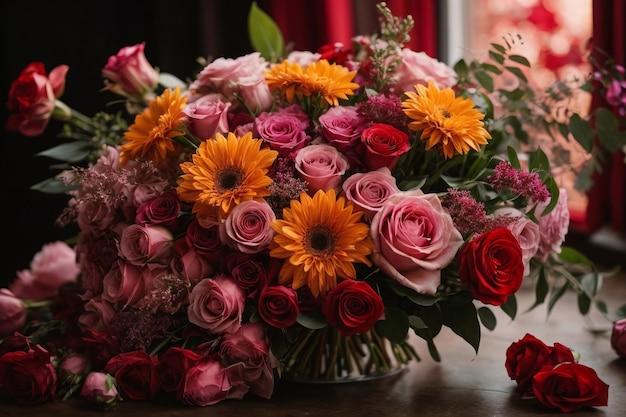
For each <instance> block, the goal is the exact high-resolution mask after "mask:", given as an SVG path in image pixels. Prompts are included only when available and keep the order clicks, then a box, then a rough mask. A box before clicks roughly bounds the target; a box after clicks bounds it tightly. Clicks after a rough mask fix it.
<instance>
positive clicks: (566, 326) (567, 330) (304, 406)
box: [0, 272, 626, 417]
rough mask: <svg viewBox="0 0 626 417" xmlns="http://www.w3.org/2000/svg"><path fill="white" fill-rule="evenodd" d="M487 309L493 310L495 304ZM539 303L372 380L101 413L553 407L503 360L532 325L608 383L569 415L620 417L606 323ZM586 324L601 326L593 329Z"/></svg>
mask: <svg viewBox="0 0 626 417" xmlns="http://www.w3.org/2000/svg"><path fill="white" fill-rule="evenodd" d="M518 294H519V295H518V306H519V310H520V312H523V311H524V310H525V307H528V306H530V305H531V303H532V301H533V298H532V297H533V288H532V287H531V286H524V287H523V288H522V289H521V290H520V292H519V293H518ZM601 295H602V297H603V299H604V300H606V301H607V303H608V305H609V307H610V308H611V309H613V310H614V309H615V308H617V307H618V306H619V305H622V304H624V303H626V273H625V272H622V273H621V274H619V275H616V276H613V277H611V278H607V279H606V280H605V283H604V287H603V291H602V293H601ZM494 310H495V309H494ZM546 312H547V310H546V308H545V306H541V307H539V308H537V309H535V310H533V311H531V312H529V313H521V314H520V315H519V316H518V318H517V319H516V320H515V321H510V320H509V319H508V317H507V316H505V315H504V314H503V313H501V312H500V311H497V312H496V315H497V317H498V326H497V327H496V329H495V330H494V331H492V332H489V331H487V330H484V331H483V335H482V341H481V346H480V350H479V353H478V355H475V354H474V351H473V349H472V348H471V347H470V346H469V345H468V344H467V343H465V342H464V341H463V340H461V339H460V338H459V337H458V336H456V335H454V334H453V333H452V332H450V331H445V330H444V331H443V332H442V333H441V334H440V335H439V336H438V337H437V338H436V339H435V342H436V345H437V347H438V349H439V351H440V353H441V356H442V361H441V362H440V363H437V362H434V361H433V360H432V359H431V358H430V356H429V354H428V351H427V350H426V345H425V344H424V343H423V342H422V341H421V340H416V341H415V343H414V345H415V347H416V349H417V350H418V353H419V354H420V356H421V359H422V360H421V361H420V362H416V363H413V364H412V365H411V366H410V367H409V368H408V369H406V370H405V371H403V372H401V373H399V374H397V375H394V376H390V377H387V378H384V379H378V380H375V381H367V382H356V383H344V384H306V383H295V382H291V381H279V382H277V385H276V387H275V390H274V395H273V398H272V399H271V400H266V399H261V398H258V397H253V396H251V395H249V396H247V397H245V398H244V399H243V400H227V401H223V402H221V403H219V404H217V405H213V406H207V407H192V406H183V405H180V404H171V403H163V402H159V401H158V400H157V401H154V402H150V403H146V402H132V401H128V400H126V401H123V402H121V403H120V404H119V405H118V406H117V407H116V408H115V409H114V410H112V411H109V412H108V413H109V414H110V415H112V416H113V415H114V416H118V417H126V416H133V417H143V416H146V417H147V416H150V417H165V416H171V417H182V416H193V417H212V416H220V417H230V416H233V417H234V416H237V417H241V416H254V417H281V416H285V417H287V416H293V417H316V416H324V417H332V416H341V417H346V416H376V417H385V416H389V417H403V416H438V417H444V416H480V417H482V416H489V417H515V416H526V415H532V416H555V415H559V414H560V413H559V412H558V410H553V409H547V408H545V407H543V406H542V405H541V404H539V403H538V402H537V401H536V400H528V399H522V398H520V396H519V395H518V394H516V393H515V387H516V384H515V382H514V381H511V380H510V379H509V377H508V375H507V373H506V369H505V367H504V362H505V352H506V349H507V347H508V346H509V345H510V344H511V343H512V342H514V341H517V340H519V339H520V338H522V337H523V336H524V334H526V333H531V334H533V335H535V336H536V337H538V338H539V339H541V340H543V341H544V342H545V343H546V344H548V345H552V344H553V343H555V342H559V343H562V344H564V345H566V346H569V347H570V348H573V349H575V350H577V351H578V352H579V353H580V354H581V358H580V362H581V363H582V364H584V365H587V366H590V367H592V368H593V369H594V370H595V371H596V372H597V373H598V376H599V377H600V378H601V379H602V380H603V381H605V382H606V383H607V384H609V404H608V406H606V407H596V408H586V409H581V410H578V411H576V412H574V413H573V414H571V415H574V416H576V417H582V416H593V417H623V416H625V415H626V411H624V410H626V360H625V359H619V358H618V357H617V355H616V354H615V352H614V351H613V350H612V349H611V347H610V342H609V336H610V330H609V329H610V323H609V322H608V321H606V320H605V319H604V318H603V317H602V316H601V315H600V314H599V312H597V311H595V310H594V311H593V312H592V314H591V315H590V316H589V317H588V318H584V317H582V316H581V315H580V314H578V313H577V305H576V297H575V295H574V294H566V296H565V298H563V299H561V300H560V301H559V303H558V304H557V305H556V307H555V309H554V310H553V311H552V312H551V313H550V315H549V316H548V315H547V314H546ZM590 323H593V325H594V326H595V327H596V328H603V329H606V330H607V332H606V333H604V334H592V333H591V332H590V331H589V327H590ZM75 415H81V416H100V417H102V416H103V415H104V414H103V413H102V412H101V411H97V410H93V409H92V408H90V407H89V406H88V404H86V403H85V402H83V400H81V399H73V400H70V401H67V402H61V401H57V402H52V403H46V404H42V405H38V406H29V407H24V406H17V405H10V404H0V416H3V417H22V416H29V417H39V416H42V417H43V416H46V417H48V416H56V417H62V416H75Z"/></svg>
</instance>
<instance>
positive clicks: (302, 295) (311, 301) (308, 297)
mask: <svg viewBox="0 0 626 417" xmlns="http://www.w3.org/2000/svg"><path fill="white" fill-rule="evenodd" d="M296 295H297V296H298V305H299V306H300V311H313V310H317V309H318V308H320V307H321V305H322V300H321V299H320V298H318V297H316V296H314V295H313V293H311V289H310V288H309V287H308V286H306V285H305V286H304V287H300V288H298V289H297V290H296Z"/></svg>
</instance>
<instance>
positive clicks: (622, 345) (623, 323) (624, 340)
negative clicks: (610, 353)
mask: <svg viewBox="0 0 626 417" xmlns="http://www.w3.org/2000/svg"><path fill="white" fill-rule="evenodd" d="M611 347H612V348H613V350H614V351H615V353H617V356H619V357H621V358H624V359H626V319H621V320H617V321H615V322H613V328H612V330H611Z"/></svg>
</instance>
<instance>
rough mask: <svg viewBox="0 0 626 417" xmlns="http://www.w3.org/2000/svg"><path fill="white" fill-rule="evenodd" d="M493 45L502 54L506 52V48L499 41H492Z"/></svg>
mask: <svg viewBox="0 0 626 417" xmlns="http://www.w3.org/2000/svg"><path fill="white" fill-rule="evenodd" d="M491 47H492V48H493V49H495V50H496V51H498V52H500V53H501V54H506V48H505V47H504V46H502V45H500V44H498V43H492V44H491Z"/></svg>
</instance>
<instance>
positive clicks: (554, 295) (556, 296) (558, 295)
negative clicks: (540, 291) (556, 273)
mask: <svg viewBox="0 0 626 417" xmlns="http://www.w3.org/2000/svg"><path fill="white" fill-rule="evenodd" d="M568 287H569V285H568V284H567V283H565V284H563V285H562V286H561V288H558V289H557V290H556V291H554V292H553V293H552V296H551V297H550V300H548V315H550V312H551V311H552V309H553V308H554V306H555V305H556V302H557V301H559V299H560V298H561V297H563V294H565V292H566V291H567V288H568Z"/></svg>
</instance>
